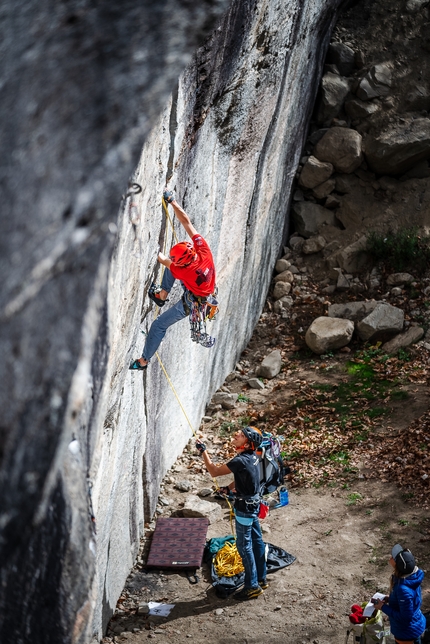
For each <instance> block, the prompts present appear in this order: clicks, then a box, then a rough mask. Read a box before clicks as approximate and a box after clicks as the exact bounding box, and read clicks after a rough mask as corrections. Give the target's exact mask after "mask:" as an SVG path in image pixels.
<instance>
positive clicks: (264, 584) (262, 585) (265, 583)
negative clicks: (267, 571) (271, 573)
mask: <svg viewBox="0 0 430 644" xmlns="http://www.w3.org/2000/svg"><path fill="white" fill-rule="evenodd" d="M258 585H259V586H260V588H261V590H266V588H269V582H268V581H267V579H259V580H258Z"/></svg>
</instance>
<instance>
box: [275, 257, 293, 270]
mask: <svg viewBox="0 0 430 644" xmlns="http://www.w3.org/2000/svg"><path fill="white" fill-rule="evenodd" d="M290 266H291V262H289V261H288V259H278V261H277V262H276V264H275V271H276V272H277V273H283V272H284V271H286V270H287V269H289V268H290Z"/></svg>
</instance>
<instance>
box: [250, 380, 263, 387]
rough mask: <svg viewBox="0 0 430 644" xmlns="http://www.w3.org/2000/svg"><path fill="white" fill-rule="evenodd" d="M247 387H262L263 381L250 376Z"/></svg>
mask: <svg viewBox="0 0 430 644" xmlns="http://www.w3.org/2000/svg"><path fill="white" fill-rule="evenodd" d="M248 387H251V389H264V382H261V380H260V379H259V378H250V379H249V380H248Z"/></svg>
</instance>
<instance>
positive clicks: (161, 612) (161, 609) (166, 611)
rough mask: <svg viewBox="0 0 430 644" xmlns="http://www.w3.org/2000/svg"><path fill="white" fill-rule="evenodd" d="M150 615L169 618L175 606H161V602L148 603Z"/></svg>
mask: <svg viewBox="0 0 430 644" xmlns="http://www.w3.org/2000/svg"><path fill="white" fill-rule="evenodd" d="M148 608H149V613H148V614H149V615H158V616H159V617H167V616H168V615H170V612H171V610H172V608H175V604H160V603H159V602H148Z"/></svg>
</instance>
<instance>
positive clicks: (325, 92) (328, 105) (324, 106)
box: [317, 72, 350, 125]
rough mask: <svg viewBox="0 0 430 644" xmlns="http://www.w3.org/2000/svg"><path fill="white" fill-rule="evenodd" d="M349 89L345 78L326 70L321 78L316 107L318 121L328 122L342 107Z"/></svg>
mask: <svg viewBox="0 0 430 644" xmlns="http://www.w3.org/2000/svg"><path fill="white" fill-rule="evenodd" d="M349 89H350V83H349V81H348V80H347V79H346V78H342V76H338V75H337V74H333V73H332V72H328V73H327V74H324V76H323V77H322V80H321V100H320V104H319V108H318V115H317V120H318V123H323V124H328V125H330V122H331V120H332V119H333V118H335V116H337V115H338V114H339V112H340V110H341V109H342V106H343V103H344V101H345V98H346V97H347V95H348V93H349Z"/></svg>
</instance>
